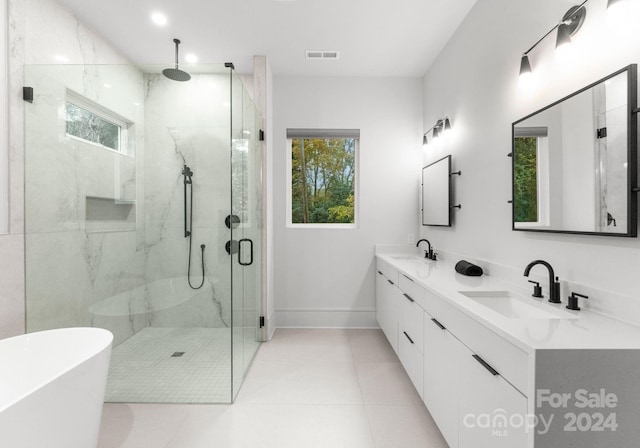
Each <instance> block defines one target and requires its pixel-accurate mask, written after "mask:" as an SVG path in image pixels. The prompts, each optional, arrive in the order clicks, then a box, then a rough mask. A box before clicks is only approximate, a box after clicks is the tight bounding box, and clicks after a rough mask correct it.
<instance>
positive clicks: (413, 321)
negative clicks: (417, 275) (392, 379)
mask: <svg viewBox="0 0 640 448" xmlns="http://www.w3.org/2000/svg"><path fill="white" fill-rule="evenodd" d="M398 288H399V292H400V314H399V316H398V357H399V358H400V362H401V363H402V365H403V366H404V368H405V370H406V371H407V374H408V375H409V378H411V381H412V382H413V385H414V386H415V388H416V390H417V391H418V393H419V394H420V397H422V396H423V384H422V381H423V365H424V356H423V339H424V338H423V321H424V317H423V316H424V311H423V310H422V308H421V307H420V306H419V305H418V302H420V301H422V300H423V297H424V288H422V287H421V286H419V285H417V284H416V283H415V282H414V281H413V280H412V279H411V278H409V277H407V276H405V275H403V274H399V276H398Z"/></svg>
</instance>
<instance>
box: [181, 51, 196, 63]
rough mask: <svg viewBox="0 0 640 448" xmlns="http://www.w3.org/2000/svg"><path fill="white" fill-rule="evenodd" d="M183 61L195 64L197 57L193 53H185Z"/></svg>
mask: <svg viewBox="0 0 640 448" xmlns="http://www.w3.org/2000/svg"><path fill="white" fill-rule="evenodd" d="M184 60H185V61H187V62H188V63H189V64H195V63H196V62H198V56H196V55H195V54H193V53H187V54H186V55H185V57H184Z"/></svg>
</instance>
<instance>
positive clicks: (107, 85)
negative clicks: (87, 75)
mask: <svg viewBox="0 0 640 448" xmlns="http://www.w3.org/2000/svg"><path fill="white" fill-rule="evenodd" d="M103 85H104V86H105V87H106V88H107V89H110V88H111V84H107V83H105V84H103Z"/></svg>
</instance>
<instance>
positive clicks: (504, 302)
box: [459, 291, 577, 319]
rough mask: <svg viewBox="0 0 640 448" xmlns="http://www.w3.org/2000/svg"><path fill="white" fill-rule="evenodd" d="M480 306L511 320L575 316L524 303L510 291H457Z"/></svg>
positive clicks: (540, 305)
mask: <svg viewBox="0 0 640 448" xmlns="http://www.w3.org/2000/svg"><path fill="white" fill-rule="evenodd" d="M459 293H460V294H462V295H463V296H466V297H468V298H470V299H472V300H474V301H476V302H477V303H479V304H480V305H483V306H486V307H487V308H489V309H491V310H493V311H495V312H497V313H500V314H502V315H503V316H505V317H509V318H512V319H575V318H576V317H577V316H575V315H573V314H571V313H568V312H566V311H564V310H560V309H558V310H556V309H554V308H552V307H551V306H550V305H546V304H543V303H537V302H534V301H533V299H531V302H530V303H529V302H526V301H525V300H524V299H523V298H520V296H516V295H515V294H513V293H511V292H510V291H459Z"/></svg>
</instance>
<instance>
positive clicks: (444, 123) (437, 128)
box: [422, 117, 451, 146]
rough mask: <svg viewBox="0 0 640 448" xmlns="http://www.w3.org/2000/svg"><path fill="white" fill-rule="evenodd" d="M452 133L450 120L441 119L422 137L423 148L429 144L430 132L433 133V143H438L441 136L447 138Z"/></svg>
mask: <svg viewBox="0 0 640 448" xmlns="http://www.w3.org/2000/svg"><path fill="white" fill-rule="evenodd" d="M450 131H451V121H450V120H449V118H447V117H445V118H441V119H439V120H438V121H436V124H434V125H433V126H431V127H430V128H429V129H427V132H425V133H424V134H423V135H422V146H427V145H428V144H429V139H428V137H427V135H429V132H431V138H432V139H433V141H436V140H437V139H438V138H439V137H440V136H441V135H442V136H445V135H447V134H448V133H449V132H450Z"/></svg>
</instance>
